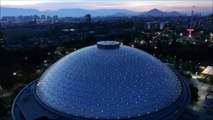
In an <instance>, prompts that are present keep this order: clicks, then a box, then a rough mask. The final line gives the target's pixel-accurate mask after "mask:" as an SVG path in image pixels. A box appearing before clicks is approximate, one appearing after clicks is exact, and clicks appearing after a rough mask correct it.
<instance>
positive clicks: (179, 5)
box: [1, 0, 213, 12]
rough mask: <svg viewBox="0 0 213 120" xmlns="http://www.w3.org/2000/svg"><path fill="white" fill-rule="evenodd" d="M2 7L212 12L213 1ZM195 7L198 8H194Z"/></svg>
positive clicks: (62, 0)
mask: <svg viewBox="0 0 213 120" xmlns="http://www.w3.org/2000/svg"><path fill="white" fill-rule="evenodd" d="M1 6H3V7H14V8H33V9H38V10H41V11H43V10H58V9H63V8H83V9H92V10H93V9H128V10H132V11H137V12H143V11H148V10H150V9H153V8H157V9H160V10H162V11H180V12H190V11H191V10H192V9H194V10H195V11H197V12H212V7H213V0H1ZM193 6H196V7H195V8H193Z"/></svg>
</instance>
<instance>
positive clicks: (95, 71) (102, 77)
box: [12, 41, 190, 120]
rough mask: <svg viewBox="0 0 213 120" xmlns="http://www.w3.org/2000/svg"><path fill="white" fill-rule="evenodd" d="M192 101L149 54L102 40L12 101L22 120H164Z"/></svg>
mask: <svg viewBox="0 0 213 120" xmlns="http://www.w3.org/2000/svg"><path fill="white" fill-rule="evenodd" d="M189 99H190V93H189V88H188V86H187V84H186V82H185V81H184V80H182V79H180V78H179V77H177V76H176V75H175V74H174V73H173V72H172V70H170V69H169V68H168V67H167V66H166V65H164V64H163V63H161V62H160V61H159V60H157V59H156V58H154V57H153V56H151V55H149V54H148V53H146V52H144V51H141V50H138V49H136V48H132V47H128V46H125V45H121V44H120V43H119V42H115V41H102V42H98V43H97V45H93V46H89V47H85V48H82V49H80V50H77V51H75V52H73V53H71V54H68V55H67V56H65V57H63V58H62V59H60V60H59V61H58V62H56V63H55V64H54V65H52V66H51V67H50V68H49V69H48V70H47V71H46V72H45V73H44V74H43V75H42V76H41V77H40V78H38V79H37V80H35V81H33V82H32V83H30V84H29V85H27V86H26V87H25V88H24V89H23V90H21V91H20V93H19V94H18V95H17V97H16V98H15V100H14V103H13V106H12V117H13V119H14V120H24V119H45V118H46V119H71V120H74V119H78V120H79V119H80V120H86V119H90V120H91V119H137V120H141V119H149V120H150V119H155V120H156V119H159V120H162V119H167V120H172V119H176V118H177V117H179V116H180V115H181V114H182V112H183V111H184V109H185V108H186V106H187V104H188V101H189Z"/></svg>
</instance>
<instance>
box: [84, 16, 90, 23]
mask: <svg viewBox="0 0 213 120" xmlns="http://www.w3.org/2000/svg"><path fill="white" fill-rule="evenodd" d="M85 22H86V23H91V15H90V14H86V15H85Z"/></svg>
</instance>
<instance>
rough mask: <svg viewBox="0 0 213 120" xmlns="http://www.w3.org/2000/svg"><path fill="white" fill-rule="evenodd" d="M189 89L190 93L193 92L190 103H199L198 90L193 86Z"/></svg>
mask: <svg viewBox="0 0 213 120" xmlns="http://www.w3.org/2000/svg"><path fill="white" fill-rule="evenodd" d="M189 88H190V91H191V101H190V103H195V102H197V101H198V98H199V95H198V89H197V88H196V87H195V86H194V85H192V84H190V85H189Z"/></svg>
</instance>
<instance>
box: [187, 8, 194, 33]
mask: <svg viewBox="0 0 213 120" xmlns="http://www.w3.org/2000/svg"><path fill="white" fill-rule="evenodd" d="M194 7H195V6H193V8H194ZM193 17H194V10H192V15H191V19H190V22H189V28H188V29H187V31H188V32H189V37H192V32H193V31H194V29H193Z"/></svg>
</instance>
